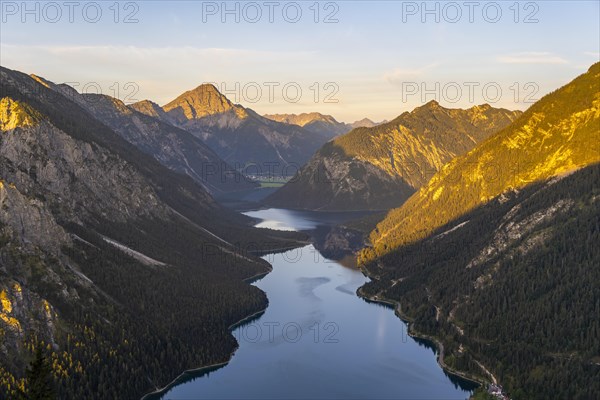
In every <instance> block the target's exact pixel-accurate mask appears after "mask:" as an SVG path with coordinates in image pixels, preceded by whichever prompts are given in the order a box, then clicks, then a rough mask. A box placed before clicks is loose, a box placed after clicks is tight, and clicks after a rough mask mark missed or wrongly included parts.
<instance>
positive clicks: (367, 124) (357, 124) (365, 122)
mask: <svg viewBox="0 0 600 400" xmlns="http://www.w3.org/2000/svg"><path fill="white" fill-rule="evenodd" d="M386 122H388V121H385V120H384V121H381V122H373V121H371V120H370V119H369V118H363V119H361V120H358V121H354V122H353V123H351V124H348V126H350V127H351V128H352V129H354V128H372V127H374V126H377V125H381V124H385V123H386Z"/></svg>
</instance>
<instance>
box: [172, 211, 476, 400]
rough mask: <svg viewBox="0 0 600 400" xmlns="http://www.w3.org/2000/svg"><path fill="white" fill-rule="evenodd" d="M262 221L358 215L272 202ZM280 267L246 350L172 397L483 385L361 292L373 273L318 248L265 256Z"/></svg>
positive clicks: (418, 392)
mask: <svg viewBox="0 0 600 400" xmlns="http://www.w3.org/2000/svg"><path fill="white" fill-rule="evenodd" d="M246 214H247V215H249V216H252V217H255V218H259V219H261V220H262V221H261V222H260V223H259V224H258V226H260V227H269V228H274V229H282V230H309V229H313V228H315V227H317V226H318V225H321V224H334V223H335V222H339V220H341V219H348V217H349V215H348V214H324V213H309V212H298V211H289V210H281V209H268V210H260V211H253V212H247V213H246ZM264 258H265V259H266V260H267V261H268V262H270V263H271V264H272V265H273V272H271V273H270V274H268V275H267V276H266V277H264V278H263V279H261V280H260V281H258V282H255V283H254V285H256V286H257V287H259V288H260V289H261V290H263V291H264V292H265V293H266V294H267V296H268V298H269V307H268V308H267V310H266V311H265V313H264V314H262V315H261V316H259V317H258V318H256V319H254V320H252V321H249V322H248V323H246V324H244V325H242V326H239V327H238V328H236V329H235V330H234V332H233V334H234V335H235V337H236V338H237V340H238V342H239V344H240V347H239V349H238V350H237V351H236V353H235V355H234V356H233V358H232V359H231V362H230V363H229V364H228V365H227V366H225V367H221V368H219V369H217V370H213V371H211V372H204V373H201V374H196V376H194V375H193V374H191V375H188V376H186V377H185V379H183V382H182V383H180V384H178V385H177V386H174V387H172V388H171V389H169V390H168V391H167V392H166V393H165V394H164V395H163V397H162V399H163V400H167V399H180V400H184V399H185V400H191V399H354V398H357V399H427V400H437V399H440V400H441V399H465V398H468V397H469V394H470V391H471V390H472V389H473V388H474V387H473V386H472V385H470V384H468V383H467V382H464V381H461V380H458V379H455V378H451V377H449V376H448V375H446V374H445V373H444V371H443V370H442V369H441V368H440V367H439V366H438V364H437V362H436V358H435V353H434V351H433V350H432V348H430V347H427V346H425V345H423V344H419V343H417V342H416V341H415V340H413V339H412V338H410V337H409V336H408V335H407V328H406V325H405V324H404V323H403V322H402V321H401V320H400V319H398V318H397V317H396V316H395V315H394V312H393V310H392V309H390V308H388V307H385V306H381V305H378V304H374V303H367V302H366V301H364V300H362V299H360V298H359V297H357V296H356V290H357V289H358V288H359V287H360V286H361V285H362V284H364V283H365V282H367V281H368V278H365V277H364V276H363V274H362V273H361V272H360V271H358V270H356V269H353V268H348V267H344V266H343V265H341V264H339V263H337V262H335V261H332V260H328V259H325V258H323V257H322V256H321V255H320V254H319V253H318V251H316V250H315V248H314V247H313V246H312V245H310V246H306V247H303V248H299V249H296V250H291V251H288V252H286V253H281V254H275V255H268V256H265V257H264Z"/></svg>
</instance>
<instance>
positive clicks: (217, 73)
mask: <svg viewBox="0 0 600 400" xmlns="http://www.w3.org/2000/svg"><path fill="white" fill-rule="evenodd" d="M0 13H1V15H0V64H1V65H2V66H3V67H7V68H10V69H16V70H19V71H22V72H26V73H33V74H36V75H39V76H42V77H44V78H46V79H48V80H51V81H53V82H56V83H64V82H66V83H69V84H71V85H72V86H74V87H75V88H76V89H78V90H79V91H81V92H88V93H98V92H101V93H104V94H108V95H111V96H114V97H118V98H120V99H121V100H123V101H125V102H126V103H132V102H135V101H139V100H144V99H150V100H152V101H155V102H157V103H158V104H160V105H164V104H166V103H167V102H169V101H170V100H172V99H174V98H176V97H177V96H178V95H180V94H181V93H183V92H184V91H186V90H190V89H193V88H195V87H196V86H198V85H200V84H202V83H207V82H210V83H213V84H215V85H216V86H217V87H218V88H219V89H220V90H221V91H222V92H223V93H224V94H225V95H226V96H227V97H228V98H229V99H230V100H232V101H233V102H236V103H240V104H242V105H244V106H246V107H249V108H252V109H254V110H255V111H257V112H259V113H261V114H273V113H302V112H313V111H318V112H321V113H324V114H330V115H333V116H334V117H335V118H336V119H338V120H340V121H344V122H352V121H355V120H358V119H362V118H364V117H368V118H370V119H372V120H374V121H380V120H383V119H388V120H389V119H393V118H394V117H396V116H398V115H400V114H401V113H402V112H405V111H410V110H412V109H413V108H414V107H416V106H419V105H421V104H423V103H426V102H427V101H430V100H436V101H438V102H439V103H441V104H442V105H443V106H446V107H451V108H469V107H472V106H474V105H477V104H482V103H489V104H491V105H493V106H496V107H505V108H509V109H521V110H524V109H526V108H527V107H528V106H529V105H531V104H532V103H533V102H534V101H535V100H537V99H539V98H541V97H542V96H543V95H544V94H546V93H549V92H551V91H553V90H555V89H557V88H558V87H560V86H562V85H564V84H566V83H568V82H569V81H570V80H572V79H573V78H575V77H576V76H577V75H579V74H581V73H583V72H585V71H586V70H587V69H588V68H589V67H590V66H591V65H592V64H593V63H595V62H598V61H599V57H600V55H599V53H600V25H599V24H600V22H599V21H600V1H599V0H591V1H533V2H532V1H519V2H517V1H496V2H491V1H481V2H480V1H456V2H447V1H440V2H436V1H427V2H423V1H416V2H411V1H329V2H328V1H321V2H317V1H312V0H311V1H296V2H290V1H256V2H245V1H238V2H222V1H218V2H212V1H169V2H167V1H123V2H116V1H96V2H88V1H72V2H67V1H56V2H23V1H5V0H2V1H0Z"/></svg>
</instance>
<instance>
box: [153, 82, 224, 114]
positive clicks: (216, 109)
mask: <svg viewBox="0 0 600 400" xmlns="http://www.w3.org/2000/svg"><path fill="white" fill-rule="evenodd" d="M233 108H235V106H234V104H233V103H232V102H231V101H229V99H227V97H225V96H224V95H223V94H221V92H219V90H218V89H217V88H216V87H215V85H213V84H210V83H205V84H202V85H200V86H198V87H196V88H195V89H192V90H188V91H187V92H185V93H183V94H182V95H181V96H179V97H177V98H176V99H175V100H173V101H171V102H170V103H168V104H166V105H165V106H163V110H165V111H166V112H167V113H168V114H169V115H171V116H173V117H174V118H175V119H177V120H191V119H200V118H202V117H205V116H207V115H213V114H220V113H223V112H226V111H228V110H231V109H233Z"/></svg>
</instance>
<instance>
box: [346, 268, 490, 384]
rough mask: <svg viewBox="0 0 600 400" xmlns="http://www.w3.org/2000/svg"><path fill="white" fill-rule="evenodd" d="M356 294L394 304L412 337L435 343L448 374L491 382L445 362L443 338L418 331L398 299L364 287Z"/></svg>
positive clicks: (378, 301) (372, 300) (484, 382)
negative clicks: (403, 310) (372, 292)
mask: <svg viewBox="0 0 600 400" xmlns="http://www.w3.org/2000/svg"><path fill="white" fill-rule="evenodd" d="M363 272H365V271H364V270H363ZM365 274H366V273H365ZM366 276H367V277H369V275H368V274H366ZM369 278H370V277H369ZM356 294H357V295H358V296H359V297H360V298H362V299H364V300H366V301H370V302H373V303H379V304H384V305H387V306H392V308H393V309H394V313H395V314H396V316H398V318H400V320H402V322H404V323H405V324H406V326H407V327H408V336H410V337H412V338H416V339H421V340H424V341H427V342H429V343H432V344H433V345H434V347H435V349H436V350H437V355H436V360H437V363H438V365H439V366H440V367H441V368H442V369H443V370H444V371H445V372H446V373H447V374H449V375H453V376H455V377H457V378H459V379H463V380H465V381H469V382H472V383H474V384H476V385H479V386H485V385H487V384H488V383H489V382H488V381H486V380H484V379H483V378H481V377H477V376H474V375H471V374H468V373H467V372H464V371H459V370H456V369H454V368H451V367H450V366H448V365H447V364H446V363H445V362H444V356H445V352H444V344H443V342H442V341H441V339H440V338H438V337H435V336H430V335H426V334H424V333H421V332H418V331H416V330H415V329H414V328H413V327H412V322H413V320H412V318H410V317H409V316H407V315H405V314H404V313H403V312H402V309H401V305H400V302H398V301H396V300H392V299H389V298H387V297H380V296H369V295H366V294H365V293H364V292H363V291H362V288H358V290H357V291H356Z"/></svg>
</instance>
